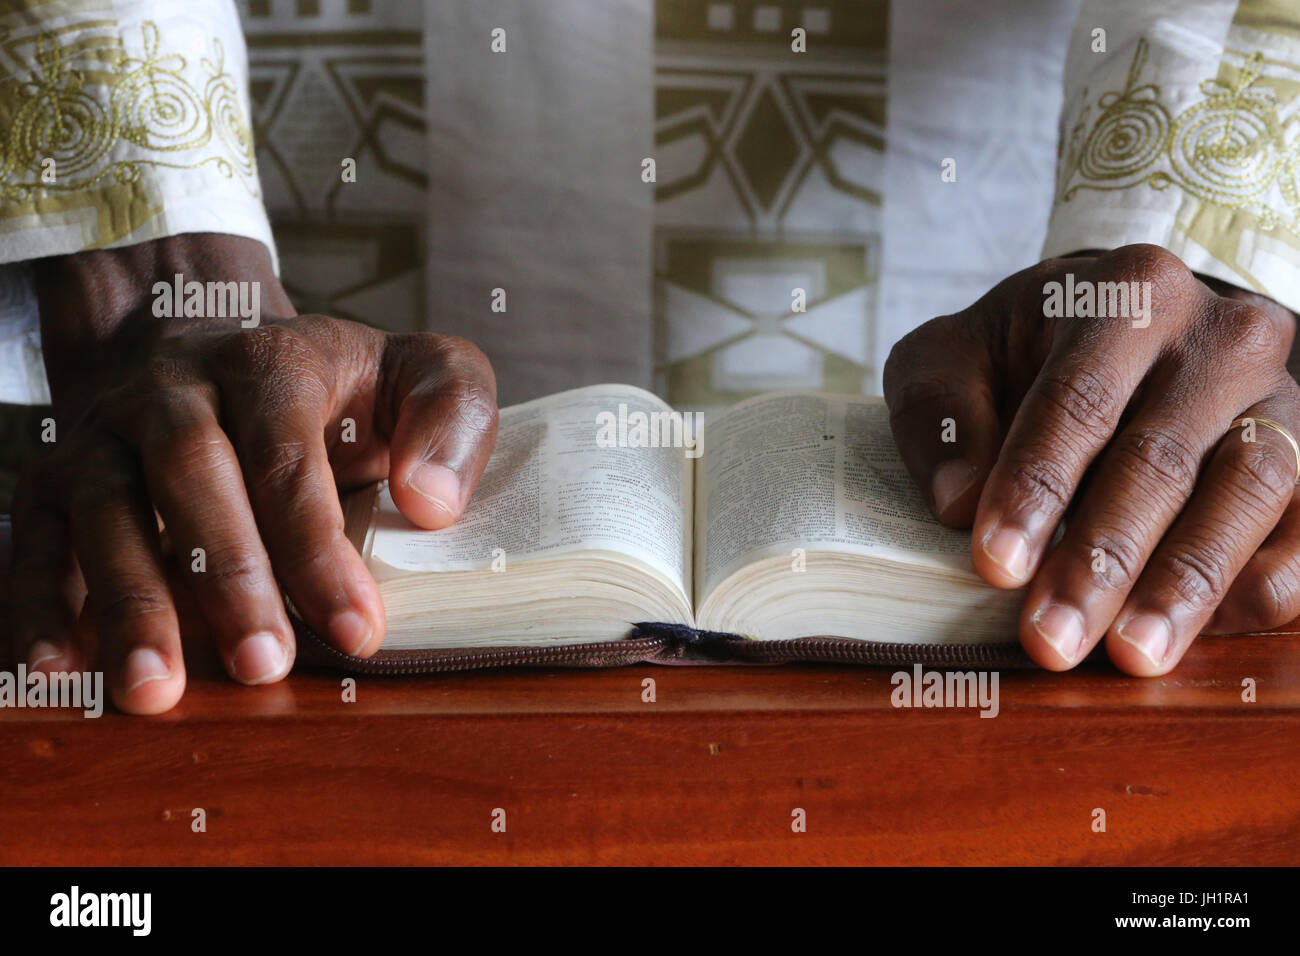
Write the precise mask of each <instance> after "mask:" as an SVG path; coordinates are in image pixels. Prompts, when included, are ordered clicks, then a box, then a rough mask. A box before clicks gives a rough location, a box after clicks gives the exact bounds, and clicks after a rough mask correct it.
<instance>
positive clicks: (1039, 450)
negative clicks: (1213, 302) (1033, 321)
mask: <svg viewBox="0 0 1300 956" xmlns="http://www.w3.org/2000/svg"><path fill="white" fill-rule="evenodd" d="M1152 248H1153V249H1154V247H1152ZM1146 258H1147V257H1142V256H1135V255H1134V254H1133V253H1130V254H1129V256H1128V258H1126V259H1125V260H1124V264H1123V266H1122V267H1120V266H1119V265H1117V264H1116V263H1115V262H1113V261H1112V260H1110V259H1109V258H1108V257H1102V258H1101V259H1099V260H1097V264H1095V265H1093V266H1090V267H1088V268H1087V269H1086V270H1084V271H1083V276H1082V277H1083V278H1084V279H1085V280H1086V281H1091V276H1092V275H1105V276H1106V277H1107V279H1108V280H1115V281H1120V280H1122V281H1123V282H1125V283H1127V282H1129V280H1130V278H1131V279H1132V280H1133V281H1146V282H1150V281H1153V278H1152V277H1153V276H1154V277H1156V279H1155V280H1154V281H1155V282H1156V283H1157V284H1158V285H1159V287H1160V291H1161V294H1160V297H1159V298H1158V299H1156V300H1155V301H1156V302H1157V303H1158V305H1159V309H1158V314H1156V315H1155V316H1154V317H1153V319H1152V322H1151V325H1152V326H1154V327H1151V328H1134V327H1132V325H1131V324H1130V322H1129V321H1126V320H1125V319H1124V318H1106V319H1074V320H1068V319H1067V320H1058V321H1060V322H1061V323H1062V324H1061V325H1059V326H1058V331H1057V334H1056V336H1055V339H1054V343H1053V347H1052V350H1051V352H1050V353H1049V355H1048V356H1047V360H1046V361H1045V362H1044V363H1043V366H1042V368H1041V370H1040V371H1039V373H1038V376H1037V377H1036V378H1035V380H1034V383H1033V385H1032V386H1031V387H1030V389H1029V391H1028V392H1027V393H1026V395H1025V398H1024V400H1023V401H1022V402H1021V404H1020V408H1019V409H1018V410H1017V412H1016V415H1015V418H1014V420H1013V421H1012V423H1011V426H1010V428H1009V429H1008V431H1007V436H1006V440H1005V441H1004V442H1003V444H1002V450H1001V453H1000V454H999V456H998V460H997V463H996V464H995V465H994V466H993V471H992V473H991V474H990V475H989V479H988V481H987V482H986V484H985V486H984V494H983V496H982V497H981V499H980V503H979V512H978V514H977V516H976V519H975V524H974V527H973V529H972V540H971V557H972V561H973V562H974V564H975V569H976V570H977V571H978V572H979V573H980V574H981V575H982V576H983V577H984V579H985V580H986V581H988V582H989V583H991V584H995V585H998V586H1000V587H1018V586H1019V585H1021V584H1024V583H1025V582H1026V581H1027V580H1028V579H1029V578H1030V576H1031V575H1033V573H1034V571H1035V570H1036V569H1037V567H1038V564H1039V561H1040V559H1041V558H1042V555H1043V554H1044V552H1045V551H1046V548H1047V545H1048V543H1049V542H1050V540H1051V538H1052V535H1053V534H1054V533H1055V531H1056V527H1057V525H1058V524H1059V523H1060V520H1061V518H1062V517H1063V515H1064V514H1065V510H1066V507H1067V506H1068V505H1069V504H1070V501H1071V500H1072V499H1073V497H1074V495H1075V492H1076V490H1077V489H1078V487H1079V483H1080V481H1081V480H1082V478H1083V476H1084V473H1085V471H1086V470H1087V468H1088V466H1089V465H1090V464H1091V462H1092V461H1093V459H1094V458H1096V456H1097V455H1098V454H1099V453H1100V452H1101V450H1102V449H1103V448H1105V447H1106V445H1107V443H1108V442H1109V441H1110V440H1111V436H1112V435H1114V433H1115V431H1116V429H1117V427H1118V426H1119V422H1120V418H1121V416H1122V415H1123V414H1124V411H1125V409H1126V408H1127V406H1128V402H1129V399H1130V397H1131V396H1132V395H1133V393H1134V392H1135V391H1136V390H1137V389H1138V387H1139V385H1140V384H1141V383H1142V381H1143V379H1144V378H1145V376H1146V374H1147V372H1148V370H1149V369H1150V368H1151V367H1152V365H1153V364H1154V363H1155V361H1156V358H1157V357H1158V355H1159V354H1160V351H1161V349H1162V339H1161V335H1162V334H1163V333H1162V331H1161V330H1166V331H1167V330H1170V329H1175V328H1181V327H1183V326H1185V325H1186V324H1187V323H1188V322H1189V321H1190V318H1191V317H1192V316H1193V315H1194V314H1195V312H1196V309H1197V308H1199V304H1200V303H1201V302H1202V301H1203V299H1204V297H1205V295H1206V294H1207V293H1206V292H1205V290H1204V289H1203V288H1202V287H1201V286H1200V285H1199V283H1197V282H1196V280H1195V278H1194V277H1193V276H1192V274H1191V273H1190V272H1189V271H1188V270H1187V268H1186V267H1185V266H1183V265H1182V263H1180V262H1178V260H1177V259H1176V258H1175V257H1173V256H1172V255H1170V254H1169V253H1166V252H1164V251H1163V250H1155V251H1154V252H1153V253H1151V255H1150V257H1149V258H1150V259H1151V261H1150V262H1147V261H1146ZM1124 270H1133V272H1132V273H1131V274H1129V273H1127V272H1125V271H1124ZM1036 307H1037V309H1038V310H1039V312H1040V313H1041V311H1042V299H1041V298H1039V299H1038V300H1037V302H1036Z"/></svg>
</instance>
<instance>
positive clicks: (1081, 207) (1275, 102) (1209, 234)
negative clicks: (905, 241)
mask: <svg viewBox="0 0 1300 956" xmlns="http://www.w3.org/2000/svg"><path fill="white" fill-rule="evenodd" d="M1113 6H1114V4H1113V3H1092V4H1089V5H1088V6H1085V8H1084V14H1083V16H1081V18H1080V20H1079V24H1078V26H1077V27H1076V30H1075V33H1074V37H1073V38H1072V41H1071V50H1070V57H1069V61H1068V63H1067V67H1066V83H1067V89H1066V101H1065V110H1064V112H1063V114H1062V131H1061V133H1062V135H1061V149H1060V153H1061V155H1060V161H1059V165H1058V170H1057V189H1056V197H1055V205H1054V208H1053V213H1052V220H1051V224H1050V227H1049V230H1048V236H1047V240H1046V242H1045V244H1044V247H1043V255H1044V257H1050V256H1057V255H1063V254H1066V253H1069V252H1074V251H1077V250H1080V249H1088V248H1114V247H1116V246H1122V245H1128V244H1130V243H1135V242H1150V243H1155V244H1158V245H1161V246H1164V247H1165V248H1167V249H1169V250H1170V251H1172V252H1174V253H1175V254H1176V255H1178V256H1179V257H1181V258H1182V260H1183V261H1184V262H1185V263H1186V264H1187V265H1188V266H1189V267H1190V268H1192V269H1193V270H1195V271H1197V272H1202V273H1205V274H1208V275H1211V276H1214V277H1215V278H1218V279H1222V280H1224V281H1226V282H1230V283H1233V284H1235V285H1238V286H1241V287H1243V288H1246V289H1251V290H1253V291H1255V292H1259V293H1261V294H1263V295H1266V296H1269V297H1270V298H1272V299H1275V300H1276V301H1278V302H1280V303H1282V304H1283V305H1285V306H1287V307H1288V308H1290V309H1292V310H1296V311H1300V115H1298V114H1300V11H1295V10H1292V12H1291V13H1288V14H1287V15H1286V16H1282V15H1280V14H1279V13H1278V11H1281V10H1282V8H1281V7H1277V9H1276V10H1274V11H1272V12H1269V11H1268V10H1265V9H1263V8H1264V6H1265V5H1263V4H1260V3H1252V2H1249V0H1247V2H1242V3H1240V4H1237V3H1225V2H1219V3H1215V2H1209V3H1205V4H1185V5H1177V6H1168V7H1166V5H1163V4H1153V5H1152V10H1154V12H1149V13H1147V14H1145V15H1144V16H1143V17H1142V18H1141V22H1138V18H1135V17H1134V16H1132V15H1131V14H1130V15H1128V16H1127V17H1126V16H1124V15H1123V14H1122V13H1116V12H1115V11H1114V10H1113V9H1111V8H1112V7H1113ZM1130 9H1131V8H1130ZM1108 13H1109V14H1110V15H1109V16H1108V15H1107V14H1108ZM1100 23H1107V24H1110V26H1111V29H1110V30H1109V31H1108V35H1106V36H1104V37H1102V38H1101V41H1100V43H1101V45H1102V46H1104V47H1105V49H1103V50H1099V49H1097V47H1098V45H1099V44H1098V35H1097V33H1096V29H1097V24H1100ZM1121 24H1122V25H1121Z"/></svg>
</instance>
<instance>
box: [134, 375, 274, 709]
mask: <svg viewBox="0 0 1300 956" xmlns="http://www.w3.org/2000/svg"><path fill="white" fill-rule="evenodd" d="M157 395H158V396H159V397H156V398H155V400H154V401H153V402H152V403H151V405H150V407H149V408H148V409H147V410H146V412H145V413H144V414H142V415H134V416H132V418H133V421H131V422H122V423H118V424H119V427H124V428H125V429H126V430H127V431H128V433H129V434H130V437H131V438H132V440H133V441H134V443H135V444H136V446H137V447H138V448H139V451H140V456H141V459H142V463H143V469H144V474H145V479H146V481H147V483H148V488H149V496H150V498H151V499H152V501H153V503H154V507H155V508H157V510H158V513H159V514H160V515H161V516H162V519H163V523H164V524H165V525H166V527H167V533H168V536H169V538H170V539H171V544H172V548H173V551H174V553H175V556H176V560H177V563H178V564H179V566H180V568H181V570H182V573H183V575H184V578H185V581H186V584H187V585H188V590H189V592H190V594H191V595H192V596H193V598H194V601H195V603H196V604H197V606H198V608H199V611H200V613H201V614H202V616H203V618H204V620H205V622H206V623H207V625H208V629H209V632H210V633H211V634H212V637H213V640H214V641H215V643H216V645H217V649H218V651H219V652H220V654H221V657H222V660H223V662H224V664H225V667H226V671H227V673H229V674H230V676H231V677H233V678H235V680H238V681H240V682H242V683H245V684H265V683H270V682H272V681H277V680H280V679H281V678H283V677H284V676H285V675H286V674H288V673H289V670H290V668H291V667H292V666H293V657H294V637H293V629H292V627H290V625H289V619H288V616H287V615H286V614H285V610H284V601H283V598H282V597H281V595H280V589H279V587H278V586H277V585H276V583H275V578H274V576H273V574H272V572H271V562H270V559H269V558H268V557H267V554H266V549H265V548H264V547H263V546H262V540H261V536H260V535H259V533H258V529H257V523H256V521H254V519H253V512H252V508H251V506H250V505H249V502H248V496H247V494H246V493H245V491H244V481H243V476H242V474H241V473H240V468H239V461H238V459H237V458H236V457H235V451H234V448H232V447H231V445H230V442H229V441H228V440H227V438H226V435H225V433H224V432H223V431H222V430H221V426H220V424H219V423H218V421H217V417H216V412H215V410H214V409H215V404H216V394H215V390H214V389H211V388H172V389H168V390H166V391H163V392H161V393H157Z"/></svg>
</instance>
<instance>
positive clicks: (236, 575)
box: [199, 546, 263, 594]
mask: <svg viewBox="0 0 1300 956" xmlns="http://www.w3.org/2000/svg"><path fill="white" fill-rule="evenodd" d="M199 577H201V578H202V582H203V583H204V584H207V585H209V586H211V587H213V588H215V589H216V590H219V591H222V592H235V593H238V594H245V593H250V592H253V591H257V590H259V589H260V588H261V586H262V582H263V577H262V573H261V565H260V562H259V561H258V558H257V555H255V554H253V553H252V552H251V551H250V550H249V549H247V548H244V547H239V546H225V547H220V548H214V549H212V550H210V551H208V560H207V569H206V570H205V571H204V572H203V574H202V575H200V576H199Z"/></svg>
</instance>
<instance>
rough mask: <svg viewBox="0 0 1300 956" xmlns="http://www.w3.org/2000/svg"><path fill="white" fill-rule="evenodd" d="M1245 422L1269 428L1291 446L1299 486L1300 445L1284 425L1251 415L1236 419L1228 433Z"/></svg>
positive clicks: (1229, 427)
mask: <svg viewBox="0 0 1300 956" xmlns="http://www.w3.org/2000/svg"><path fill="white" fill-rule="evenodd" d="M1247 422H1254V423H1255V424H1256V425H1263V426H1264V427H1265V428H1271V429H1273V431H1275V432H1277V433H1278V434H1279V435H1281V436H1282V437H1283V438H1285V439H1286V440H1287V444H1289V445H1290V446H1291V451H1292V452H1293V453H1294V454H1295V480H1296V483H1297V484H1300V443H1298V442H1296V440H1295V436H1294V435H1292V434H1291V432H1289V431H1288V430H1287V428H1286V426H1285V425H1281V424H1279V423H1278V422H1275V421H1273V420H1272V419H1271V418H1257V417H1255V416H1253V415H1247V416H1246V417H1245V418H1238V419H1237V420H1236V421H1235V422H1233V423H1232V424H1231V425H1229V426H1228V431H1232V430H1233V429H1234V428H1240V427H1242V426H1244V425H1245V424H1246V423H1247Z"/></svg>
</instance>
